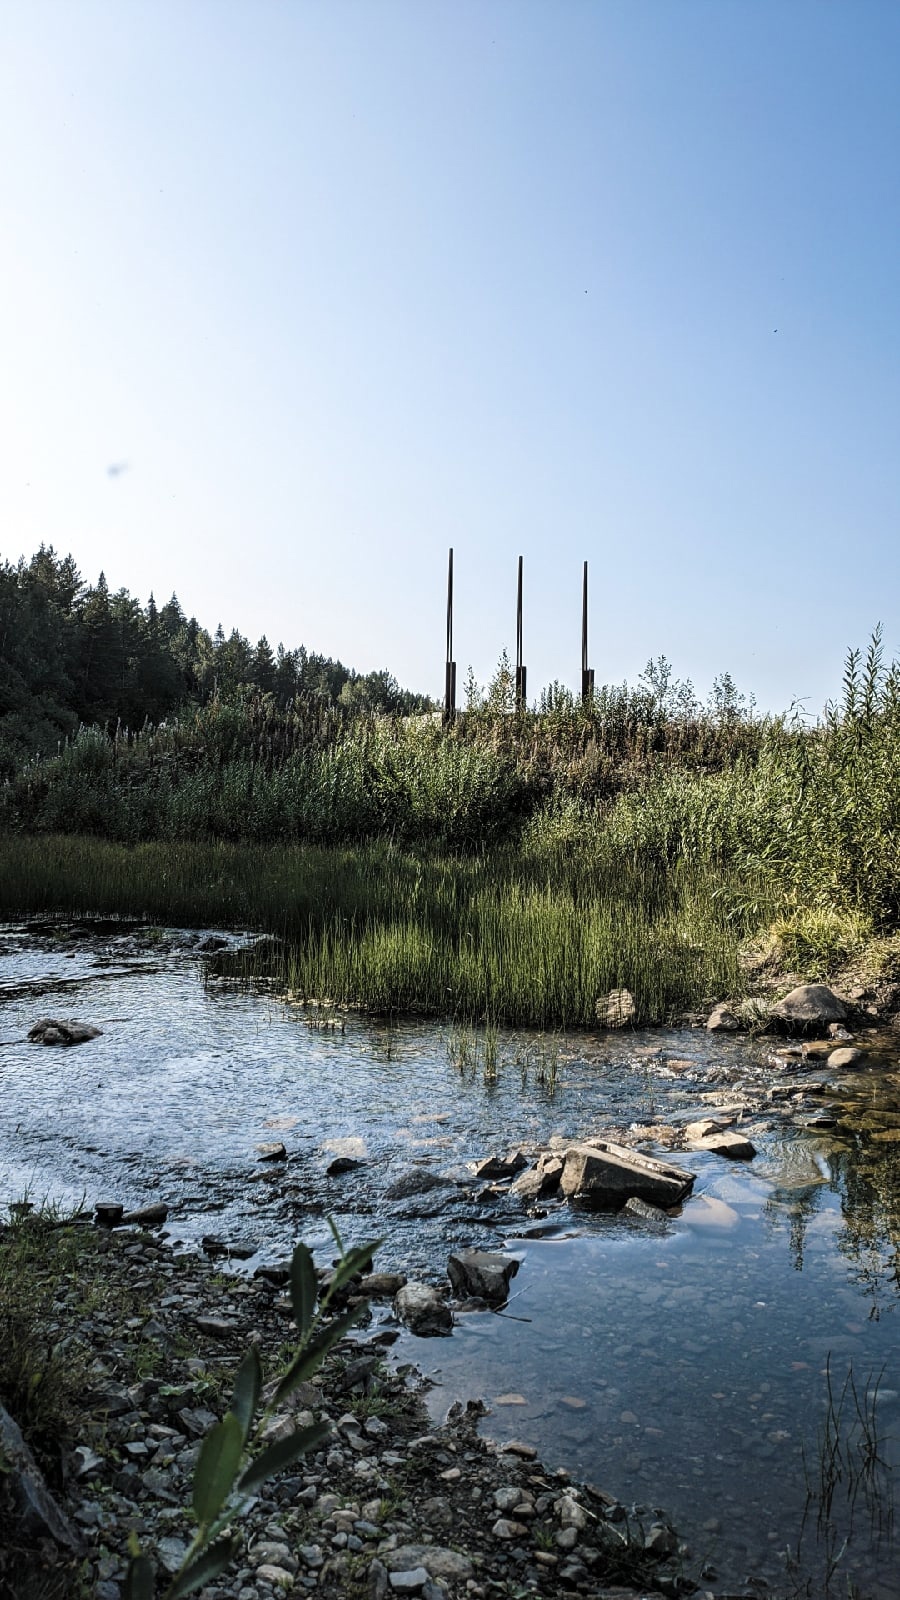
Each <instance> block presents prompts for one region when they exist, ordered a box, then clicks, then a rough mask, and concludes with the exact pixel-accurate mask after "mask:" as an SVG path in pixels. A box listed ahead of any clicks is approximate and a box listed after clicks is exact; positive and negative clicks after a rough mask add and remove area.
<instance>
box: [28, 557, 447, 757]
mask: <svg viewBox="0 0 900 1600" xmlns="http://www.w3.org/2000/svg"><path fill="white" fill-rule="evenodd" d="M248 692H249V693H256V694H257V695H263V696H267V697H271V699H272V701H273V702H274V703H275V704H276V705H278V706H279V707H283V708H286V707H288V706H290V705H297V704H306V705H311V706H320V707H322V708H326V707H340V708H342V709H345V710H347V711H349V712H354V711H361V712H385V713H389V714H400V715H408V714H410V713H415V712H419V711H426V710H428V709H429V708H430V707H431V701H430V700H429V699H428V697H427V696H426V695H421V694H414V693H412V692H410V691H409V690H405V689H401V688H400V685H399V684H398V683H397V681H396V679H395V678H394V677H393V676H392V675H391V673H389V672H387V671H379V672H370V673H365V674H363V673H358V672H354V671H353V670H352V669H351V668H349V667H345V666H344V665H343V663H342V662H340V661H333V660H332V659H331V658H330V657H329V656H323V655H319V654H317V653H315V652H312V651H307V650H306V649H305V647H304V646H303V645H300V646H298V647H297V648H296V649H286V648H285V646H284V645H282V644H279V645H278V647H277V649H275V650H273V649H272V647H271V645H270V644H269V641H268V640H267V639H266V638H265V636H263V638H261V639H259V640H258V641H257V643H256V644H255V645H253V644H251V643H250V641H249V640H247V639H245V638H244V637H243V635H242V634H241V633H239V632H238V630H237V629H236V628H233V629H232V631H231V633H229V634H228V635H226V633H225V631H224V629H223V628H222V626H221V624H220V625H219V626H218V627H217V628H216V630H215V632H214V633H212V634H211V633H209V631H208V630H207V629H206V628H204V627H201V625H200V623H199V622H198V621H197V618H196V617H186V616H185V614H184V611H183V610H182V608H181V605H180V604H179V601H178V597H177V595H175V594H173V595H172V598H171V599H170V600H169V601H167V602H166V604H165V605H163V606H157V604H156V601H155V600H154V597H153V595H151V596H150V598H149V600H148V602H147V604H146V606H142V605H141V603H140V601H139V600H137V599H136V598H135V596H134V595H132V594H130V593H129V591H128V590H127V589H124V588H122V589H117V590H115V591H111V590H110V588H109V585H108V583H107V581H106V578H105V576H104V574H103V573H102V572H101V574H100V576H99V578H98V579H97V582H96V583H95V584H88V583H86V582H85V581H84V579H83V578H82V576H81V573H80V572H79V571H78V568H77V566H76V564H75V561H74V559H73V557H72V556H71V555H66V556H59V555H57V554H56V552H55V550H54V549H53V547H52V545H50V546H46V545H41V547H40V549H39V550H38V551H37V553H36V554H35V555H33V556H32V557H31V558H30V559H26V558H25V557H22V559H20V560H19V561H18V562H17V563H15V564H13V563H11V562H9V561H2V562H0V773H4V774H7V775H9V774H10V773H11V772H13V771H14V770H15V769H16V768H17V767H19V766H20V765H21V763H22V762H23V761H24V760H27V759H28V758H29V757H30V756H34V755H40V754H50V753H55V752H56V750H57V748H58V746H59V744H60V742H62V741H64V740H65V739H66V738H68V737H70V736H71V735H72V734H74V733H76V732H77V730H78V728H79V727H81V726H101V727H104V726H105V727H107V728H108V729H109V731H110V733H112V732H114V731H115V730H116V729H117V728H118V729H120V730H121V729H123V728H128V729H134V730H137V729H139V728H142V727H145V726H146V725H147V724H148V723H150V724H159V723H161V722H164V721H165V720H166V719H167V718H170V717H171V716H173V715H174V714H177V713H178V712H179V711H181V709H182V708H184V707H190V706H194V707H196V706H204V705H207V704H209V703H210V702H212V701H216V700H218V701H221V702H229V701H233V700H236V699H239V698H241V697H242V696H245V695H246V694H247V693H248Z"/></svg>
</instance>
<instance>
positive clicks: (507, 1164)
mask: <svg viewBox="0 0 900 1600" xmlns="http://www.w3.org/2000/svg"><path fill="white" fill-rule="evenodd" d="M527 1165H528V1162H527V1160H526V1159H525V1157H524V1156H523V1154H522V1152H521V1150H513V1151H511V1153H510V1154H509V1155H507V1156H487V1157H486V1159H485V1160H484V1161H479V1162H477V1163H476V1165H475V1176H476V1178H478V1179H480V1180H485V1181H488V1182H491V1183H496V1182H498V1181H502V1180H503V1179H504V1178H514V1177H515V1175H516V1173H517V1172H521V1171H522V1168H523V1167H527Z"/></svg>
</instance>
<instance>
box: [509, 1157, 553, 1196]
mask: <svg viewBox="0 0 900 1600" xmlns="http://www.w3.org/2000/svg"><path fill="white" fill-rule="evenodd" d="M562 1171H563V1162H562V1158H561V1157H560V1156H558V1155H556V1153H555V1152H554V1151H552V1150H545V1152H544V1154H543V1155H542V1156H540V1157H539V1159H538V1163H537V1166H534V1167H529V1168H528V1170H527V1172H520V1173H519V1176H518V1177H517V1178H516V1179H515V1180H514V1182H513V1186H512V1187H513V1193H514V1194H517V1195H518V1196H519V1197H520V1199H522V1200H540V1199H541V1197H542V1196H543V1195H545V1194H552V1193H553V1191H554V1189H558V1188H559V1180H560V1178H561V1177H562Z"/></svg>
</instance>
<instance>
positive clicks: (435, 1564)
mask: <svg viewBox="0 0 900 1600" xmlns="http://www.w3.org/2000/svg"><path fill="white" fill-rule="evenodd" d="M2 1260H5V1262H6V1266H7V1270H8V1269H9V1266H10V1262H11V1260H14V1261H17V1263H18V1269H19V1272H20V1274H21V1278H20V1286H21V1289H22V1291H23V1292H24V1291H26V1289H27V1294H26V1296H25V1298H26V1301H27V1303H26V1304H24V1305H23V1304H22V1303H21V1300H20V1302H19V1309H20V1314H21V1315H22V1316H26V1315H29V1316H31V1317H32V1318H33V1322H32V1332H33V1334H34V1336H35V1338H36V1339H37V1340H38V1342H39V1343H42V1344H44V1345H46V1347H47V1348H48V1349H50V1348H52V1349H53V1350H54V1351H55V1362H56V1364H57V1366H58V1364H59V1363H60V1362H62V1363H64V1367H65V1371H66V1374H67V1376H68V1380H69V1382H68V1388H67V1387H66V1384H65V1383H64V1382H62V1375H61V1373H60V1372H59V1371H58V1370H55V1371H54V1373H53V1374H52V1377H53V1381H54V1382H55V1383H57V1385H59V1386H60V1398H59V1400H58V1409H57V1411H56V1413H55V1414H54V1416H53V1417H52V1418H51V1417H46V1416H45V1417H44V1418H43V1438H42V1440H41V1442H40V1443H39V1445H38V1461H37V1462H36V1463H34V1464H33V1465H30V1464H29V1463H28V1462H27V1461H25V1462H23V1460H22V1459H21V1458H20V1459H18V1460H16V1451H15V1450H14V1449H12V1450H11V1449H10V1438H11V1435H10V1434H9V1432H7V1434H6V1435H5V1436H4V1438H5V1443H6V1446H7V1451H6V1453H7V1457H8V1466H9V1467H10V1468H11V1470H8V1471H6V1472H5V1473H4V1475H3V1477H2V1479H0V1484H2V1498H0V1506H2V1519H3V1532H4V1534H5V1538H4V1540H3V1541H2V1543H3V1546H4V1549H5V1554H4V1555H0V1592H2V1593H3V1594H4V1595H6V1596H9V1597H10V1600H30V1597H32V1596H38V1595H42V1596H48V1597H49V1596H51V1595H52V1596H59V1597H62V1596H64V1595H66V1596H68V1595H72V1596H84V1597H87V1596H89V1595H90V1596H94V1597H95V1600H120V1597H121V1596H122V1593H123V1582H124V1579H125V1572H126V1565H127V1554H128V1548H129V1540H130V1539H134V1538H136V1539H137V1541H138V1542H139V1543H140V1545H141V1547H142V1548H143V1549H144V1550H145V1551H147V1552H148V1553H149V1554H150V1555H151V1556H152V1557H153V1558H154V1559H155V1561H156V1562H157V1563H158V1568H159V1572H160V1579H161V1582H160V1590H161V1592H162V1588H163V1587H164V1579H165V1575H166V1574H167V1573H174V1572H175V1571H176V1570H177V1568H178V1566H179V1564H180V1562H181V1560H182V1557H183V1555H184V1551H185V1548H186V1546H187V1543H188V1541H189V1540H190V1537H191V1534H192V1527H193V1518H192V1515H191V1513H190V1510H189V1505H190V1486H191V1480H192V1476H193V1471H194V1467H195V1465H196V1462H197V1458H198V1454H199V1450H200V1443H201V1440H202V1438H203V1436H204V1435H205V1434H206V1433H207V1432H208V1430H209V1428H210V1427H211V1426H212V1425H213V1424H214V1422H215V1420H216V1419H217V1418H218V1417H220V1416H221V1415H222V1414H223V1412H224V1411H225V1409H226V1408H227V1406H228V1404H229V1399H230V1395H231V1386H232V1383H233V1379H234V1374H235V1371H236V1368H237V1366H238V1364H239V1362H240V1360H241V1358H242V1357H243V1355H244V1353H245V1352H246V1350H247V1348H248V1346H249V1345H250V1344H251V1343H254V1344H256V1345H257V1346H258V1348H259V1351H260V1355H261V1358H262V1363H263V1368H264V1372H265V1373H266V1374H267V1375H268V1376H269V1377H271V1376H272V1375H273V1374H274V1372H275V1371H277V1369H278V1368H279V1366H280V1364H282V1363H283V1360H284V1355H285V1349H286V1346H288V1345H290V1343H291V1340H292V1337H295V1336H296V1329H295V1327H294V1325H293V1323H292V1320H291V1306H290V1301H289V1299H287V1298H286V1297H285V1295H284V1291H283V1281H279V1280H283V1274H282V1273H281V1272H279V1270H278V1269H276V1268H270V1269H268V1270H267V1271H266V1272H265V1273H262V1274H260V1275H259V1276H257V1277H255V1278H251V1279H239V1278H236V1277H233V1276H232V1277H226V1276H223V1275H222V1274H220V1273H218V1272H217V1271H216V1269H215V1267H214V1265H213V1264H211V1263H210V1262H209V1261H207V1260H205V1259H204V1258H203V1257H200V1256H196V1255H193V1254H188V1253H184V1252H181V1253H176V1252H174V1251H173V1249H172V1248H171V1246H170V1245H169V1244H168V1243H167V1242H166V1241H165V1240H164V1239H162V1238H161V1237H160V1236H159V1235H158V1234H157V1233H151V1232H148V1231H147V1230H146V1229H142V1228H140V1227H138V1226H132V1227H123V1228H119V1229H116V1230H109V1229H107V1228H102V1227H96V1226H91V1225H87V1226H85V1224H84V1223H69V1224H65V1225H55V1224H54V1223H53V1222H52V1221H51V1220H49V1219H47V1218H46V1217H41V1216H31V1217H29V1216H27V1215H26V1216H25V1217H20V1218H18V1219H17V1220H16V1221H15V1223H13V1224H12V1226H11V1227H9V1228H7V1229H5V1230H4V1232H3V1233H2V1234H0V1261H2ZM397 1288H398V1283H397V1281H396V1280H395V1279H393V1278H390V1277H387V1278H386V1277H385V1276H384V1275H381V1276H378V1275H375V1276H373V1277H372V1278H370V1279H369V1280H366V1279H363V1280H361V1281H360V1282H359V1283H358V1284H356V1285H354V1289H355V1290H356V1292H358V1293H359V1294H360V1295H367V1296H374V1297H376V1298H377V1297H378V1296H384V1295H393V1294H394V1293H395V1292H396V1290H397ZM4 1313H5V1315H6V1317H7V1319H8V1318H9V1315H10V1303H9V1300H8V1299H7V1300H6V1301H5V1302H4ZM6 1331H7V1336H8V1337H9V1329H7V1330H6ZM20 1332H21V1330H20ZM393 1337H395V1335H394V1334H392V1333H391V1331H390V1330H387V1331H386V1330H385V1329H384V1328H383V1326H381V1327H379V1328H378V1329H377V1330H376V1331H375V1332H374V1335H372V1330H371V1329H370V1330H368V1333H367V1329H366V1328H365V1326H363V1327H362V1328H361V1329H360V1332H359V1335H358V1336H356V1337H352V1338H347V1339H345V1340H343V1341H342V1342H341V1344H340V1345H339V1346H338V1347H337V1349H336V1351H335V1353H334V1354H333V1356H332V1357H331V1358H330V1359H329V1360H328V1361H327V1363H326V1365H325V1367H324V1368H323V1369H322V1370H321V1371H320V1372H319V1373H318V1374H317V1375H316V1376H315V1378H314V1379H313V1380H312V1381H311V1382H308V1383H306V1384H304V1385H303V1386H302V1387H301V1389H300V1390H299V1391H297V1393H296V1394H295V1395H294V1396H293V1397H292V1400H291V1402H290V1410H289V1411H287V1412H285V1413H282V1414H278V1415H277V1416H276V1417H275V1418H274V1419H273V1421H272V1423H271V1424H270V1427H269V1432H268V1435H267V1437H269V1438H271V1437H278V1436H280V1435H281V1434H283V1433H284V1432H285V1431H287V1430H289V1429H290V1428H291V1427H293V1426H304V1425H307V1424H308V1423H309V1422H310V1421H312V1420H313V1419H315V1420H317V1421H319V1420H323V1421H326V1422H327V1423H328V1424H329V1428H330V1433H329V1436H328V1438H327V1440H326V1441H325V1443H324V1445H323V1447H322V1449H321V1450H320V1451H319V1452H318V1453H317V1454H315V1455H313V1456H311V1457H309V1458H305V1459H303V1460H301V1462H300V1464H299V1465H298V1466H296V1467H294V1468H292V1469H290V1470H288V1471H287V1472H285V1473H282V1474H281V1475H280V1476H278V1477H276V1478H275V1479H274V1480H272V1481H271V1482H270V1483H268V1484H267V1485H266V1486H265V1487H264V1489H263V1490H262V1491H261V1492H260V1494H259V1497H258V1499H257V1500H256V1501H255V1502H254V1503H253V1505H252V1507H251V1509H250V1511H249V1513H248V1514H247V1515H246V1517H245V1518H244V1520H243V1522H242V1524H241V1549H240V1553H239V1555H238V1558H237V1560H236V1562H235V1565H234V1568H233V1569H232V1570H231V1571H230V1572H229V1573H227V1574H226V1575H223V1577H222V1578H221V1579H220V1580H219V1581H218V1582H216V1583H215V1584H212V1585H210V1586H208V1587H207V1588H206V1589H204V1590H203V1591H202V1594H203V1596H204V1600H225V1597H226V1596H227V1597H229V1600H269V1597H271V1596H273V1595H283V1594H293V1595H298V1596H299V1595H303V1594H309V1593H315V1594H318V1595H322V1596H323V1597H329V1596H345V1597H351V1596H360V1597H363V1596H365V1597H368V1600H384V1597H385V1596H388V1595H394V1594H397V1595H400V1594H409V1595H420V1596H422V1597H423V1600H445V1597H450V1596H467V1597H468V1596H471V1597H472V1600H482V1597H485V1596H488V1595H498V1596H499V1595H510V1596H512V1595H522V1594H523V1593H527V1592H531V1593H535V1594H546V1595H554V1594H557V1593H560V1592H561V1591H570V1592H573V1593H576V1594H579V1593H580V1594H587V1595H591V1596H593V1597H596V1600H600V1597H601V1596H603V1597H607V1600H613V1597H614V1596H619V1595H623V1594H628V1595H631V1594H633V1593H635V1592H640V1593H641V1594H643V1595H645V1596H649V1595H651V1594H659V1595H667V1596H673V1595H677V1594H679V1593H682V1592H695V1589H696V1585H695V1584H693V1583H687V1582H686V1579H685V1569H686V1555H687V1552H686V1551H685V1550H684V1547H680V1546H679V1541H678V1538H677V1535H676V1533H675V1532H674V1530H673V1529H672V1528H671V1526H670V1524H669V1522H668V1520H667V1519H666V1517H665V1514H664V1512H662V1511H661V1510H659V1509H658V1508H656V1507H651V1506H642V1507H626V1506H623V1505H622V1504H620V1503H619V1501H618V1500H617V1499H616V1497H615V1495H614V1494H613V1493H611V1492H609V1490H608V1489H607V1488H606V1487H603V1486H596V1485H587V1484H577V1483H574V1482H573V1481H572V1480H571V1478H570V1476H569V1474H568V1473H567V1472H566V1471H564V1470H561V1469H559V1470H556V1471H552V1472H551V1471H547V1470H546V1469H545V1468H544V1467H543V1466H542V1465H541V1463H540V1461H539V1460H538V1459H537V1452H536V1451H535V1450H534V1448H532V1447H531V1446H529V1445H528V1444H525V1443H522V1442H521V1441H518V1442H517V1441H515V1440H513V1441H509V1442H507V1443H506V1444H505V1445H504V1446H503V1447H496V1446H494V1445H492V1444H490V1443H488V1442H486V1441H484V1440H483V1439H481V1438H480V1437H479V1436H478V1434H477V1432H476V1424H477V1421H478V1417H479V1415H480V1412H481V1410H482V1408H481V1407H480V1406H479V1405H478V1404H473V1405H470V1406H468V1407H465V1408H464V1407H462V1406H458V1407H456V1408H455V1410H454V1411H453V1413H452V1414H451V1416H450V1418H449V1419H448V1421H447V1422H446V1424H445V1425H444V1426H443V1427H441V1428H439V1429H434V1428H433V1427H432V1426H431V1425H430V1423H429V1421H428V1417H427V1413H426V1411H425V1409H424V1407H423V1404H422V1395H421V1387H422V1386H421V1381H420V1380H419V1379H418V1377H417V1375H416V1373H415V1372H414V1371H410V1369H409V1368H406V1367H403V1366H401V1367H399V1368H397V1369H392V1368H389V1367H387V1366H386V1365H385V1363H384V1360H383V1356H384V1352H385V1348H386V1346H387V1345H389V1344H390V1343H391V1342H392V1339H393ZM34 1359H35V1362H36V1364H39V1357H38V1356H37V1354H35V1358H34ZM47 1375H48V1374H47V1371H46V1369H45V1371H44V1376H45V1377H47ZM6 1420H7V1424H8V1419H6ZM48 1427H49V1428H50V1432H49V1433H48ZM40 1431H41V1430H40V1428H38V1433H39V1435H40ZM42 1483H45V1488H42Z"/></svg>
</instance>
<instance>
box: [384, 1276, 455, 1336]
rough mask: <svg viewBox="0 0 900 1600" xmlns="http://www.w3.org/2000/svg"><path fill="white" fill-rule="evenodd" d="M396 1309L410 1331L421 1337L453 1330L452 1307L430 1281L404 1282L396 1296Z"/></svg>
mask: <svg viewBox="0 0 900 1600" xmlns="http://www.w3.org/2000/svg"><path fill="white" fill-rule="evenodd" d="M394 1310H395V1312H396V1314H397V1316H398V1317H399V1319H400V1321H401V1322H402V1323H404V1324H405V1325H406V1327H407V1328H409V1330H410V1332H411V1333H417V1334H418V1335H419V1336H420V1338H424V1339H428V1338H433V1337H434V1336H435V1335H438V1334H444V1333H450V1332H452V1329H453V1316H452V1313H451V1311H450V1307H449V1306H448V1305H447V1304H446V1302H445V1300H444V1299H443V1297H442V1296H441V1294H440V1293H439V1291H438V1290H437V1289H435V1288H434V1287H433V1286H432V1285H431V1284H430V1283H406V1284H404V1286H403V1288H402V1289H400V1290H398V1292H397V1294H396V1295H395V1297H394Z"/></svg>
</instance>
